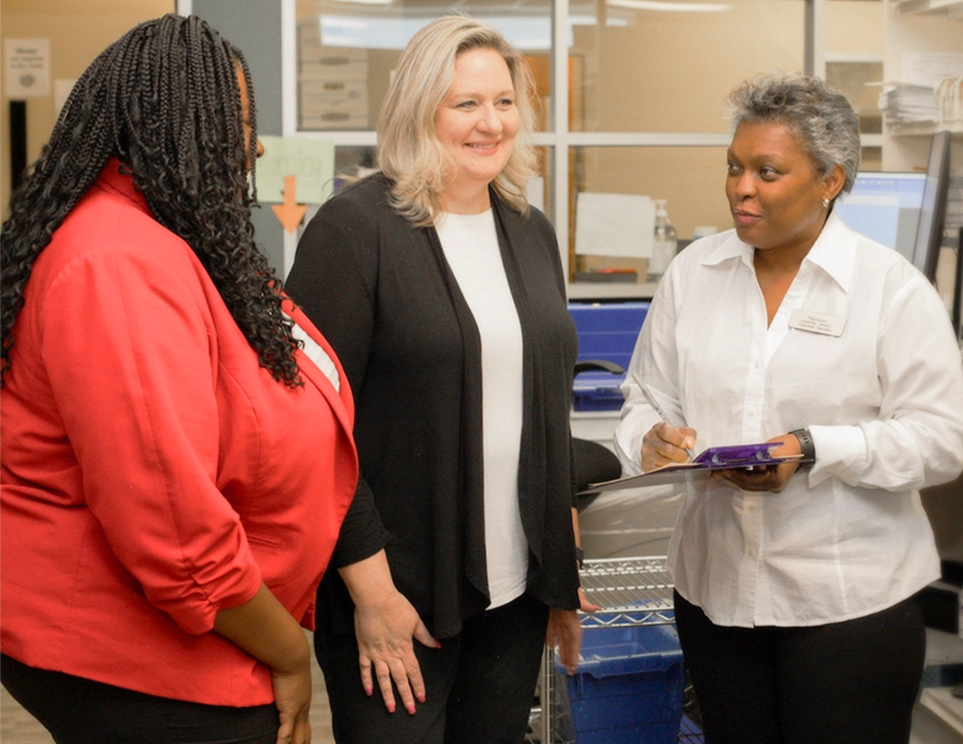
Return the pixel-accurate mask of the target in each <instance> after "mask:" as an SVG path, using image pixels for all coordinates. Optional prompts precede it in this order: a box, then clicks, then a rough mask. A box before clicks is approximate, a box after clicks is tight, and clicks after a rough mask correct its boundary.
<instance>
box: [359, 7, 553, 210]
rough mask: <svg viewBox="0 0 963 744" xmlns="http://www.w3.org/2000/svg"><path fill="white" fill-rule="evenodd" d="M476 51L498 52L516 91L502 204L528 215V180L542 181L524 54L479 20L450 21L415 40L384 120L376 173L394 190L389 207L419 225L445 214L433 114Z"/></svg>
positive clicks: (499, 180) (442, 164)
mask: <svg viewBox="0 0 963 744" xmlns="http://www.w3.org/2000/svg"><path fill="white" fill-rule="evenodd" d="M470 49H493V50H495V51H496V52H498V53H499V54H500V55H501V56H502V57H503V58H504V59H505V62H506V64H507V65H508V70H509V73H510V74H511V78H512V85H513V86H514V88H515V105H516V107H517V108H518V113H519V120H520V121H519V129H518V134H517V135H516V136H515V144H514V147H513V149H512V154H511V157H510V158H509V159H508V163H507V164H506V165H505V168H504V169H503V170H502V172H501V173H500V174H499V175H498V176H497V177H496V178H495V180H494V181H493V182H492V186H493V188H494V189H495V192H496V193H497V194H498V196H499V197H501V198H502V199H504V200H505V201H506V202H507V203H508V204H509V205H511V206H512V207H513V208H514V209H515V210H517V211H518V212H520V213H522V214H523V215H526V214H528V211H529V206H528V199H527V198H526V195H525V183H526V181H527V179H529V178H531V177H533V176H535V175H537V154H536V151H535V149H534V147H533V146H532V144H531V142H532V132H533V130H534V110H533V106H532V100H531V92H532V89H533V86H532V82H531V77H530V73H529V70H528V66H527V64H526V63H525V60H524V58H523V57H522V55H521V53H520V52H519V51H518V50H516V49H515V48H514V47H513V46H512V45H511V44H509V43H508V42H507V41H506V40H505V38H504V37H503V36H502V35H501V33H499V32H498V31H497V30H496V29H495V28H493V27H492V26H490V25H489V24H487V23H485V22H483V21H480V20H478V19H476V18H472V17H470V16H464V15H450V16H444V17H442V18H439V19H437V20H435V21H432V22H431V23H429V24H428V25H426V26H424V27H423V28H422V29H421V30H420V31H418V33H416V34H415V35H414V36H413V37H412V39H411V41H410V42H409V43H408V45H407V46H406V47H405V50H404V51H403V52H402V53H401V57H400V59H399V60H398V65H397V67H396V68H395V71H394V74H393V78H392V80H391V84H390V85H389V87H388V94H387V96H386V97H385V100H384V103H383V104H382V107H381V115H380V117H379V120H378V167H379V168H380V169H381V171H382V172H383V173H384V174H385V175H386V176H388V177H389V178H390V179H391V180H392V181H393V182H394V186H393V188H392V189H391V196H390V199H391V205H392V206H393V207H394V208H395V209H397V210H398V211H399V212H400V213H401V214H402V215H403V216H405V217H406V218H407V219H408V220H409V221H411V222H412V223H414V224H415V225H422V226H424V225H430V224H433V222H434V218H435V215H437V214H438V212H440V211H441V209H440V204H439V201H438V192H439V191H441V189H442V188H443V187H444V181H445V172H446V168H447V167H448V161H447V158H446V156H445V151H444V148H443V147H442V145H441V143H440V142H439V140H438V136H437V130H436V127H435V114H436V112H437V111H438V108H439V107H440V106H441V104H442V102H443V101H444V100H445V98H446V96H447V95H448V91H449V90H450V89H451V86H452V84H453V82H454V79H455V60H456V59H457V58H458V55H460V54H461V53H463V52H465V51H468V50H470Z"/></svg>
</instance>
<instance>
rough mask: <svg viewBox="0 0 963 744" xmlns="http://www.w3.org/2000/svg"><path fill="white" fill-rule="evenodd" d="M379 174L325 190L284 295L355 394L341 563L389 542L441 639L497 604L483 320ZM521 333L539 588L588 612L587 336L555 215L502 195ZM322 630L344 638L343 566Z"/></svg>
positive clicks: (526, 503) (528, 492) (532, 559)
mask: <svg viewBox="0 0 963 744" xmlns="http://www.w3.org/2000/svg"><path fill="white" fill-rule="evenodd" d="M388 188H389V182H388V180H387V179H386V178H385V177H384V176H382V175H380V174H377V175H375V176H373V177H370V178H367V179H365V180H363V181H360V182H359V183H357V184H355V185H353V186H351V187H349V188H347V189H345V190H344V191H342V192H340V193H339V194H337V195H335V196H333V197H332V198H331V199H329V200H328V201H327V202H326V203H325V204H324V205H323V206H322V207H321V209H320V210H319V211H318V213H317V215H316V216H315V217H314V218H313V219H312V220H311V221H310V223H309V224H308V226H307V228H306V229H305V232H304V235H303V237H302V238H301V241H300V243H299V245H298V251H297V257H296V259H295V262H294V266H293V268H292V269H291V273H290V275H289V277H288V278H287V281H286V283H285V289H286V290H287V292H288V293H289V294H290V296H291V297H292V298H293V299H294V300H295V302H297V303H298V304H299V305H300V306H301V307H302V308H303V309H304V311H305V312H306V313H307V315H308V316H309V317H310V318H311V320H312V321H314V323H315V324H316V325H317V326H318V328H319V329H320V330H321V332H322V333H323V334H324V335H325V337H326V338H327V339H328V340H329V341H330V343H331V345H332V346H333V347H334V350H335V352H336V353H337V354H338V357H339V358H340V360H341V363H342V365H343V366H344V369H345V374H346V376H347V378H348V382H349V383H350V385H351V387H352V390H353V391H354V395H355V401H356V419H355V439H356V441H357V444H358V451H359V457H360V462H361V475H362V480H361V481H360V482H359V485H358V489H357V492H356V494H355V499H354V502H353V503H352V506H351V509H350V511H349V513H348V516H347V518H346V520H345V523H344V526H343V527H342V530H341V536H340V538H339V541H338V545H337V548H336V550H335V556H334V563H335V565H336V566H345V565H349V564H352V563H355V562H357V561H359V560H362V559H364V558H367V557H369V556H371V555H373V554H375V553H376V552H378V551H379V550H380V549H381V548H382V547H384V548H385V550H386V552H387V557H388V563H389V566H390V567H391V573H392V576H393V578H394V581H395V583H396V585H397V587H398V589H399V590H400V591H401V592H402V593H403V594H404V595H405V596H406V597H407V598H408V599H409V601H411V603H412V604H413V605H414V607H415V609H416V610H417V611H418V613H419V614H420V615H421V618H422V620H424V622H425V624H426V625H427V626H428V628H429V629H430V630H431V632H432V633H433V634H434V635H435V636H436V637H439V638H445V637H450V636H452V635H455V634H457V633H458V632H459V631H460V630H461V624H462V621H463V620H464V619H465V618H467V617H470V616H471V615H473V614H477V613H478V612H481V611H482V610H483V609H484V608H485V607H486V606H487V604H488V598H487V586H488V584H487V578H486V561H485V533H484V511H483V504H484V499H483V472H482V470H483V465H482V446H481V441H482V431H481V426H482V424H481V409H482V406H481V351H480V341H479V336H478V330H477V327H476V325H475V322H474V319H473V317H472V314H471V312H470V310H469V308H468V305H467V303H466V301H465V299H464V297H463V296H462V294H461V291H460V290H459V288H458V285H457V282H456V281H455V278H454V275H453V274H452V272H451V269H450V267H449V266H448V263H447V261H446V260H445V257H444V253H443V251H442V248H441V244H440V242H439V240H438V235H437V233H436V232H435V230H434V228H415V227H412V226H411V224H410V223H409V222H407V221H406V220H405V219H404V218H403V217H401V216H400V215H399V214H398V213H397V212H396V211H395V210H393V209H392V208H391V207H390V206H389V205H388V202H387V193H388ZM492 203H493V211H494V214H495V221H496V225H497V231H498V242H499V246H500V248H501V253H502V259H503V261H504V264H505V271H506V274H507V276H508V282H509V286H510V288H511V291H512V295H513V297H514V299H515V305H516V308H517V310H518V315H519V320H520V322H521V327H522V343H523V354H524V357H523V358H524V362H523V370H524V371H523V375H524V381H523V382H524V387H523V391H524V393H523V403H524V406H525V410H524V411H523V418H522V439H521V453H520V462H519V476H518V486H519V501H520V510H521V517H522V524H523V526H524V529H525V535H526V538H527V540H528V544H529V571H528V592H529V593H530V594H532V595H533V596H535V597H536V598H538V599H539V600H541V601H542V602H544V603H545V604H547V605H549V606H553V607H559V608H563V609H574V608H576V607H577V606H578V596H577V594H578V591H577V590H578V572H577V570H576V559H575V552H574V538H573V534H572V514H571V509H572V507H573V506H574V505H575V501H574V493H575V485H574V482H575V481H574V466H573V459H572V447H571V435H570V430H569V420H568V416H569V404H570V400H571V391H572V375H573V369H574V365H575V360H576V356H577V352H578V338H577V335H576V332H575V327H574V324H573V323H572V320H571V316H570V315H569V313H568V308H567V305H566V299H565V283H564V278H563V274H562V268H561V261H560V259H559V253H558V244H557V241H556V239H555V233H554V230H553V228H552V226H551V223H549V221H548V220H547V219H546V218H545V216H544V215H543V214H542V213H541V212H538V211H537V210H533V211H532V213H531V216H530V217H528V218H527V219H524V218H522V216H521V215H520V214H518V213H517V212H516V211H514V210H513V209H511V208H510V207H509V206H508V205H507V204H505V203H504V202H502V201H501V200H499V199H498V198H497V197H496V196H495V194H494V192H492ZM318 597H319V604H318V610H319V630H323V629H324V626H325V624H327V630H328V631H333V632H349V631H350V630H351V629H352V628H353V619H352V618H353V608H352V606H351V603H350V599H349V598H348V595H347V591H346V589H345V587H344V585H343V583H342V582H341V580H340V577H339V576H338V575H337V572H335V571H329V572H328V574H327V576H326V577H325V580H324V582H323V583H322V586H321V589H320V590H319V595H318Z"/></svg>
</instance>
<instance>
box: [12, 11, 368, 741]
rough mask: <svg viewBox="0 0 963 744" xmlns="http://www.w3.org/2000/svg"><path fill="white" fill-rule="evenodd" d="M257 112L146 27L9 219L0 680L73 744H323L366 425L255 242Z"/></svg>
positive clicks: (101, 74)
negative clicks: (324, 613) (340, 572)
mask: <svg viewBox="0 0 963 744" xmlns="http://www.w3.org/2000/svg"><path fill="white" fill-rule="evenodd" d="M251 94H252V91H251V87H250V75H249V73H248V71H247V67H246V64H245V62H244V58H243V56H242V54H241V53H240V51H238V50H237V49H235V48H233V47H232V46H230V45H229V44H228V43H227V42H226V41H224V40H223V39H221V37H220V36H219V35H218V34H217V33H216V32H215V31H214V30H213V29H211V28H210V27H209V26H207V25H206V24H205V23H204V22H203V21H201V20H200V19H198V18H195V17H191V18H182V17H177V16H173V15H171V16H165V17H164V18H161V19H158V20H156V21H151V22H148V23H145V24H142V25H141V26H138V27H137V28H135V29H133V30H132V31H130V32H129V33H128V34H127V35H126V36H124V37H123V38H122V39H121V40H119V41H118V42H116V43H115V44H114V45H112V46H111V47H109V48H108V49H107V50H106V51H105V52H104V53H103V54H101V56H100V57H98V59H97V60H96V61H95V62H94V63H93V64H92V65H91V66H90V68H88V70H87V71H86V72H85V73H84V75H83V77H81V78H80V80H79V81H78V82H77V84H76V86H75V88H74V92H73V93H72V94H71V97H70V98H69V100H68V101H67V105H66V107H65V112H64V114H63V115H62V117H61V119H60V121H59V122H58V124H57V126H56V128H55V130H54V133H53V135H52V139H51V142H50V144H49V145H48V148H47V149H46V150H45V152H44V155H43V156H42V157H41V160H40V161H39V162H38V164H37V165H36V166H35V168H34V170H33V172H32V173H31V174H30V175H29V176H28V178H27V179H26V180H25V182H24V184H23V185H22V187H21V188H20V189H19V191H18V192H17V193H16V194H15V195H14V198H13V200H12V203H11V212H10V217H9V219H8V220H7V222H6V223H5V224H4V226H3V247H2V251H3V285H2V330H3V345H2V384H3V387H2V391H0V437H2V440H0V447H2V455H0V466H2V467H0V507H2V519H0V530H2V534H0V546H2V548H0V550H2V554H0V560H2V567H3V572H2V594H3V603H2V608H0V627H2V632H0V650H2V653H3V656H2V680H3V684H4V686H6V687H7V688H8V690H9V691H10V692H11V693H12V694H13V695H14V697H16V698H17V699H18V700H20V702H21V703H22V704H23V705H24V707H26V708H27V709H28V710H29V711H31V712H32V713H33V714H34V715H35V716H36V717H37V718H38V719H39V720H40V721H41V722H42V723H43V724H44V725H45V726H46V727H47V728H48V729H49V730H50V731H51V733H52V734H53V736H54V738H55V739H56V740H57V741H58V742H69V743H73V742H87V741H91V742H93V741H96V742H128V741H129V742H148V741H149V742H152V744H158V743H160V744H163V743H164V742H174V741H177V742H201V741H203V742H216V741H232V742H264V743H265V744H274V742H276V741H277V742H281V741H284V742H294V743H295V744H301V743H303V742H307V741H309V738H310V728H309V725H308V706H309V701H310V691H311V678H310V666H309V659H310V652H309V647H308V643H307V639H306V637H305V634H304V632H303V631H302V628H301V626H302V625H303V626H304V627H307V628H311V627H312V624H313V612H314V606H313V602H314V599H313V598H314V595H315V590H316V587H317V585H318V582H319V581H320V578H321V575H322V573H323V572H324V569H325V567H326V565H327V563H328V560H329V558H330V555H331V552H332V550H333V547H334V543H335V540H336V538H337V534H338V530H339V528H340V525H341V521H342V519H343V517H344V514H345V512H346V510H347V508H348V505H349V503H350V500H351V496H352V494H353V493H354V489H355V485H356V479H357V458H356V453H355V448H354V443H353V441H352V438H351V429H352V425H353V416H354V410H353V404H352V399H351V394H350V391H349V388H348V385H347V382H346V380H345V379H344V374H343V371H342V369H341V366H340V363H339V362H338V360H337V359H336V358H335V355H334V352H333V351H332V350H331V348H330V346H328V344H327V342H326V341H325V339H324V338H322V337H321V335H320V334H319V333H318V331H317V330H316V329H315V328H314V326H313V325H312V324H311V323H310V321H308V320H307V318H306V317H305V316H304V315H303V314H302V313H301V312H300V311H299V310H298V309H297V308H295V307H294V305H293V304H292V303H290V301H288V300H285V299H284V298H283V296H282V295H281V294H280V292H279V285H278V282H277V281H276V280H275V278H274V276H273V272H272V270H271V269H270V268H269V266H268V264H267V261H266V259H265V258H264V256H263V254H261V253H260V252H259V251H258V249H257V248H256V246H255V244H254V242H253V239H252V232H253V231H252V228H251V223H250V206H251V203H252V200H253V198H254V197H253V196H252V195H251V194H250V189H249V187H248V184H249V182H251V183H253V178H250V179H249V174H248V171H249V169H251V170H253V167H254V161H255V158H254V157H252V156H251V155H252V150H255V151H256V150H259V149H260V147H259V143H257V138H256V132H255V122H254V107H253V103H252V101H251ZM252 175H253V174H252ZM188 730H189V731H190V732H191V733H189V734H188V733H185V731H188Z"/></svg>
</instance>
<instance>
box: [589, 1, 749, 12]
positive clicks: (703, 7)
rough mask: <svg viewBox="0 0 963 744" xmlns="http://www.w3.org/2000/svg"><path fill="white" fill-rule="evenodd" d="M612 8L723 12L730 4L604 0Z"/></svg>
mask: <svg viewBox="0 0 963 744" xmlns="http://www.w3.org/2000/svg"><path fill="white" fill-rule="evenodd" d="M605 4H606V5H609V6H611V7H613V8H626V9H628V10H660V11H665V12H669V13H723V12H725V11H727V10H729V9H730V8H731V7H732V6H731V5H729V4H725V3H686V2H681V3H671V2H662V1H661V0H605Z"/></svg>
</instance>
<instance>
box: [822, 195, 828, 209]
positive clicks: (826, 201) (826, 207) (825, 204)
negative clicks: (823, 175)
mask: <svg viewBox="0 0 963 744" xmlns="http://www.w3.org/2000/svg"><path fill="white" fill-rule="evenodd" d="M823 209H829V198H828V197H825V196H824V197H823Z"/></svg>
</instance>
